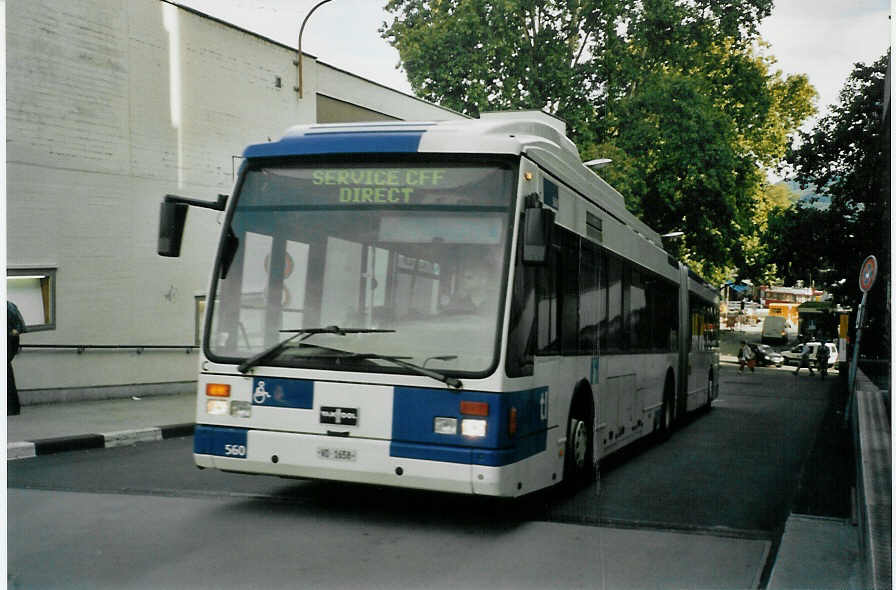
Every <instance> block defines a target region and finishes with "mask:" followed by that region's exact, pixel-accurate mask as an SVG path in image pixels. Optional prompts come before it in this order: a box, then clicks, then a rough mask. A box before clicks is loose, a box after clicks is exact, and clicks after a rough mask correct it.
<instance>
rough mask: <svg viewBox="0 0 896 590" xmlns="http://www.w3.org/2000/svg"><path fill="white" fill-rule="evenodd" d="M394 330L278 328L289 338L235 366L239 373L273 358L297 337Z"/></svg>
mask: <svg viewBox="0 0 896 590" xmlns="http://www.w3.org/2000/svg"><path fill="white" fill-rule="evenodd" d="M394 331H395V330H378V329H374V328H340V327H339V326H326V327H325V328H301V329H298V330H280V332H281V333H293V334H292V336H290V337H289V338H287V339H285V340H282V341H280V342H278V343H277V344H275V345H273V346H271V347H270V348H266V349H265V350H262V351H261V352H259V353H258V354H256V355H255V356H253V357H252V358H249V359H246V360H245V361H243V362H242V363H241V364H240V366H238V367H237V370H238V371H239V372H240V373H245V372H246V371H248V370H249V369H251V368H252V367H255V366H257V365H260V364H261V363H262V362H264V361H266V360H268V359H271V358H274V357H275V356H277V355H279V354H280V353H281V352H283V350H284V349H285V348H286V346H287V345H288V344H289V343H290V342H292V341H293V340H295V339H296V338H298V337H299V336H302V338H299V342H302V341H303V340H307V339H308V338H311V337H312V336H314V335H315V334H338V335H339V336H345V335H346V334H369V333H372V332H394Z"/></svg>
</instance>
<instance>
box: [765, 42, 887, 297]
mask: <svg viewBox="0 0 896 590" xmlns="http://www.w3.org/2000/svg"><path fill="white" fill-rule="evenodd" d="M889 61H890V53H889V51H888V52H887V53H886V54H884V55H883V56H881V57H880V58H879V59H878V60H877V61H875V62H874V63H873V64H870V65H869V64H864V63H857V64H855V67H854V69H853V71H852V73H851V74H850V76H849V78H848V79H847V80H846V83H845V85H844V86H843V89H842V90H841V91H840V96H839V99H840V101H839V103H838V104H836V105H833V106H832V108H831V110H830V114H828V115H827V116H825V117H824V118H822V119H821V120H820V121H819V122H818V123H817V124H816V125H815V127H814V128H813V129H812V130H811V131H809V132H802V133H801V134H800V137H799V140H798V142H795V143H796V144H797V145H795V146H793V147H791V149H790V151H789V153H788V155H787V162H788V163H789V164H790V165H791V166H792V167H793V170H794V171H795V178H796V180H797V181H799V183H800V185H801V186H802V187H803V188H805V187H806V186H809V185H815V186H816V187H817V190H818V192H819V193H821V194H825V195H829V196H830V197H831V205H830V207H829V208H828V209H827V210H822V211H819V210H813V209H811V208H805V207H803V208H798V209H795V210H794V211H792V212H789V213H787V214H786V215H782V216H781V218H780V219H778V220H776V223H778V222H780V223H783V224H785V225H786V227H787V228H790V229H791V230H793V229H795V230H796V232H797V233H794V234H791V233H787V234H781V235H770V236H769V239H770V242H772V241H774V246H775V248H774V252H773V255H774V256H776V257H777V259H778V260H783V259H784V258H786V257H794V259H796V258H800V264H802V253H803V252H809V253H811V256H810V257H809V258H810V260H811V263H809V264H808V265H807V267H806V268H799V269H795V271H796V270H799V272H802V273H804V274H802V275H798V274H795V276H798V277H799V278H804V279H805V277H806V276H807V273H808V272H811V271H812V270H814V271H815V273H816V276H817V275H818V274H821V275H822V276H826V277H828V278H829V283H830V284H829V285H828V286H830V287H835V288H839V289H840V295H841V296H842V297H843V298H844V299H845V300H846V302H847V303H852V304H853V305H855V304H856V303H857V302H858V298H859V292H858V288H857V286H856V285H857V284H856V281H857V280H858V279H857V277H858V272H859V267H860V265H861V263H862V261H863V260H864V258H865V257H866V256H867V255H869V254H874V255H875V256H876V257H877V259H878V262H879V263H880V270H879V273H880V275H881V276H883V277H886V276H888V275H889V272H890V270H889V269H890V121H889V114H887V115H886V116H885V114H884V112H885V109H884V100H885V88H884V87H885V79H886V72H887V64H888V63H889ZM770 233H771V228H770ZM775 240H776V241H775ZM841 281H842V283H841ZM878 281H879V283H878V286H876V287H875V288H874V289H873V290H872V292H871V294H870V295H871V297H872V298H877V301H876V307H877V308H878V309H879V310H880V311H882V312H883V311H885V310H886V303H885V298H886V289H885V287H884V286H883V285H882V283H883V284H885V283H886V281H885V280H884V281H881V279H880V278H879V279H878Z"/></svg>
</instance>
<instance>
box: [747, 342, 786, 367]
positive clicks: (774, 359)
mask: <svg viewBox="0 0 896 590" xmlns="http://www.w3.org/2000/svg"><path fill="white" fill-rule="evenodd" d="M750 348H752V349H753V355H754V356H755V358H756V363H757V364H758V365H759V366H760V367H767V366H769V365H775V366H776V367H780V366H781V365H783V364H784V357H783V356H781V353H780V352H778V351H777V350H775V349H774V348H772V347H771V346H769V345H768V344H750Z"/></svg>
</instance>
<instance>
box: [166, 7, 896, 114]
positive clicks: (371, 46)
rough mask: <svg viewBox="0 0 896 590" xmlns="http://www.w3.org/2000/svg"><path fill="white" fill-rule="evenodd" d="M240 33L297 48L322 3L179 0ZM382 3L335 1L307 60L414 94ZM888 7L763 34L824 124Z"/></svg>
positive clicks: (778, 10) (873, 47)
mask: <svg viewBox="0 0 896 590" xmlns="http://www.w3.org/2000/svg"><path fill="white" fill-rule="evenodd" d="M174 1H175V2H177V3H179V4H182V5H184V6H188V7H190V8H193V9H195V10H198V11H200V12H203V13H205V14H209V15H211V16H214V17H216V18H219V19H221V20H224V21H226V22H230V23H232V24H234V25H236V26H239V27H240V28H243V29H247V30H249V31H252V32H255V33H258V34H261V35H263V36H265V37H268V38H270V39H273V40H275V41H278V42H280V43H283V44H285V45H289V46H291V47H295V46H296V45H297V42H298V36H299V28H300V26H301V23H302V19H303V18H304V17H305V15H306V14H307V13H308V11H309V10H310V9H311V8H312V7H313V6H314V5H316V4H317V3H318V2H319V0H174ZM384 4H385V2H384V1H380V0H330V1H329V2H327V3H326V4H324V5H322V6H320V7H319V8H318V9H317V10H315V12H314V14H313V15H312V16H311V18H310V19H309V21H308V24H307V25H306V27H305V33H304V35H303V37H304V39H303V42H302V45H303V49H304V50H305V53H307V54H310V55H313V56H315V57H317V58H318V59H319V60H320V61H323V62H326V63H328V64H330V65H332V66H336V67H338V68H341V69H344V70H347V71H349V72H351V73H353V74H357V75H359V76H362V77H364V78H367V79H369V80H372V81H374V82H378V83H380V84H383V85H385V86H388V87H390V88H395V89H396V90H400V91H402V92H406V93H409V94H411V93H412V92H411V88H410V84H408V81H407V78H406V77H405V75H404V72H402V71H401V70H398V69H396V65H397V64H398V62H399V58H398V52H397V51H396V50H394V49H393V48H392V47H390V46H389V44H388V43H387V42H386V41H385V40H384V39H382V38H381V37H380V35H379V33H378V32H377V30H378V29H379V28H380V26H381V25H382V23H383V21H384V20H386V19H387V18H388V14H387V13H386V12H385V11H384V10H383V5H384ZM890 10H891V9H890V5H889V0H775V8H774V9H773V11H772V15H771V16H770V17H768V18H767V19H766V20H765V21H763V23H762V25H761V27H760V33H761V35H762V37H763V38H764V39H765V40H766V41H767V42H769V43H770V44H771V47H770V48H769V49H768V50H767V53H768V54H770V55H773V56H774V57H775V58H776V59H777V64H776V65H777V67H778V68H779V69H781V71H782V72H783V73H784V74H785V75H786V74H801V73H802V74H807V75H808V76H809V82H810V83H811V84H812V85H813V86H814V87H815V88H816V90H817V91H818V93H819V98H818V102H817V105H816V106H817V107H818V109H819V116H821V115H823V114H824V113H825V112H826V109H827V107H828V106H829V105H831V104H834V103H836V102H837V100H838V94H839V92H840V89H841V88H842V86H843V83H844V82H845V81H846V78H847V77H848V76H849V73H850V72H851V71H852V69H853V64H854V63H856V62H866V63H870V62H873V61H874V60H876V59H877V58H878V57H880V56H881V55H883V53H884V52H885V51H886V49H887V47H888V45H889V43H890V23H889V21H888V16H889V14H890Z"/></svg>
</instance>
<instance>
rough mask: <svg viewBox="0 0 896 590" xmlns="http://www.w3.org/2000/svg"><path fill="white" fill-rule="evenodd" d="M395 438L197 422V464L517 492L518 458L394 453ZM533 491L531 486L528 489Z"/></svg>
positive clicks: (467, 490) (358, 480)
mask: <svg viewBox="0 0 896 590" xmlns="http://www.w3.org/2000/svg"><path fill="white" fill-rule="evenodd" d="M392 446H393V445H392V443H391V442H390V441H386V440H372V439H362V438H351V437H336V436H324V435H314V434H296V433H287V432H274V431H265V430H246V429H240V428H225V427H213V426H201V425H199V426H197V427H196V434H195V438H194V453H193V457H194V461H195V463H196V465H197V466H198V467H202V468H211V469H220V470H222V471H233V472H239V473H252V474H264V475H275V476H281V477H298V478H308V479H324V480H335V481H345V482H354V483H365V484H376V485H388V486H396V487H406V488H416V489H424V490H433V491H442V492H454V493H462V494H478V495H486V496H518V495H520V494H521V493H524V491H523V490H520V489H519V485H518V483H517V477H516V472H517V470H518V468H519V464H510V465H503V466H499V467H494V466H488V465H476V464H471V463H461V462H451V461H433V460H427V459H415V458H406V457H398V456H394V452H393V449H392ZM529 491H531V490H529Z"/></svg>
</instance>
